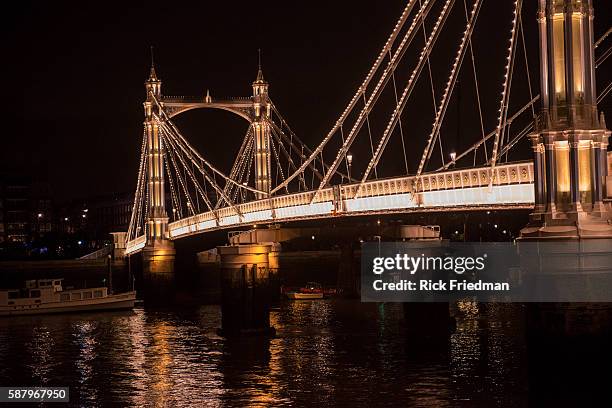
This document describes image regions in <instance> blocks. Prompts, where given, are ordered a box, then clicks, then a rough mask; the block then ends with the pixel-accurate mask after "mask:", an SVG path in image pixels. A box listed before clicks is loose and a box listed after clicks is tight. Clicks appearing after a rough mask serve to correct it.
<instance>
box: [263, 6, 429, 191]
mask: <svg viewBox="0 0 612 408" xmlns="http://www.w3.org/2000/svg"><path fill="white" fill-rule="evenodd" d="M415 1H416V0H410V1H409V3H408V5H407V6H406V10H404V12H406V11H409V10H412V7H413V6H414V3H415ZM430 8H431V3H430V0H425V4H424V5H423V7H421V9H420V10H419V12H418V13H417V14H416V15H415V16H414V18H413V21H412V24H411V26H410V28H409V29H408V31H407V33H406V34H405V35H404V37H403V39H402V41H401V42H400V45H399V46H398V49H397V50H396V52H395V53H394V57H400V58H401V55H403V53H404V51H405V46H406V42H408V40H411V38H412V32H413V30H414V25H415V24H416V22H418V20H419V19H420V18H425V16H426V15H427V13H428V12H429V9H430ZM406 17H407V16H406ZM404 22H405V20H404V21H403V22H402V26H403V24H404ZM399 29H400V28H399V26H398V25H396V27H395V28H394V31H393V33H392V38H393V40H395V37H397V33H398V32H399ZM391 45H392V44H390V41H387V43H386V44H385V46H384V47H383V50H382V51H381V53H380V54H379V56H378V58H377V59H376V62H375V64H374V65H375V66H374V67H372V69H371V70H370V72H369V73H368V75H367V76H366V79H365V80H364V82H363V83H362V85H361V86H360V87H359V88H358V89H357V92H356V93H355V95H354V96H353V99H352V100H351V102H350V103H349V106H348V107H347V108H346V109H345V110H344V112H343V113H342V115H341V116H340V118H339V119H338V120H337V121H336V123H335V124H334V126H333V128H332V130H331V131H330V132H329V133H328V134H327V136H325V138H324V139H323V140H322V141H321V143H319V145H318V146H317V147H316V148H315V149H314V151H313V152H312V153H311V155H310V157H308V159H307V160H306V161H305V162H304V163H302V165H301V166H300V168H299V169H298V170H297V171H296V172H294V173H293V174H292V175H291V176H289V177H287V180H285V181H284V183H289V182H290V181H291V180H292V179H293V178H295V177H296V176H297V175H298V174H299V173H301V172H303V171H304V169H305V168H306V166H307V165H308V163H311V162H312V161H313V160H315V158H316V156H317V155H318V154H319V153H320V152H321V151H322V150H323V148H324V147H325V145H326V144H327V142H329V140H330V139H331V138H332V136H333V135H334V133H335V132H336V131H337V130H338V129H339V127H340V126H341V125H342V124H343V123H344V121H345V120H346V118H347V117H348V115H349V113H350V112H351V111H352V109H353V108H354V106H355V104H356V102H357V100H358V98H359V97H360V96H361V93H362V92H363V90H365V89H367V87H368V84H369V83H370V81H371V79H372V77H373V75H374V73H375V72H376V70H378V67H379V66H380V64H381V63H382V61H383V59H384V57H385V55H386V54H387V51H388V49H390V47H391ZM397 59H398V58H395V59H394V61H395V60H397ZM374 68H376V70H375V69H374ZM394 69H395V64H393V65H388V66H387V67H386V68H385V69H384V70H383V74H382V76H381V78H379V81H378V83H377V85H376V86H375V88H374V90H373V91H372V96H370V99H369V100H368V104H367V106H368V109H369V106H370V105H371V104H372V102H373V101H374V99H376V98H377V97H378V91H379V90H380V87H381V85H382V84H383V83H384V84H386V82H387V80H388V73H389V71H390V70H394ZM383 87H384V85H383ZM368 109H362V110H361V112H360V114H359V117H358V119H357V120H358V122H361V121H362V119H363V117H364V112H365V111H366V110H368ZM356 128H361V126H360V125H359V123H356V124H355V126H354V129H356ZM354 133H355V132H354V130H351V133H349V135H348V137H347V139H346V142H345V143H344V144H343V148H342V149H340V152H339V155H338V156H337V158H336V160H335V161H334V163H333V164H332V165H331V166H330V168H329V170H328V171H327V172H326V173H325V177H324V178H323V180H322V181H321V184H322V185H325V184H327V182H328V181H329V177H331V176H332V175H333V174H334V173H335V172H336V170H337V167H338V164H339V161H340V160H339V159H338V157H339V158H340V159H341V158H342V157H344V156H345V155H346V151H348V147H350V145H351V143H352V138H353V137H354V136H353V134H354ZM282 187H284V185H283V183H281V184H280V185H278V186H276V188H275V189H274V190H272V193H274V192H275V191H278V190H279V189H280V188H282Z"/></svg>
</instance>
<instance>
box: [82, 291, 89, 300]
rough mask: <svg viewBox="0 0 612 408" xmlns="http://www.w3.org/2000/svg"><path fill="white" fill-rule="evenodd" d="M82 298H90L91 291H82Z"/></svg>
mask: <svg viewBox="0 0 612 408" xmlns="http://www.w3.org/2000/svg"><path fill="white" fill-rule="evenodd" d="M83 299H91V292H83Z"/></svg>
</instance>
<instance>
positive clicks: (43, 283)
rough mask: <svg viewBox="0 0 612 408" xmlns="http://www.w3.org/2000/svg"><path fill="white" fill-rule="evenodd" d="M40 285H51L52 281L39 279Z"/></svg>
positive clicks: (42, 286)
mask: <svg viewBox="0 0 612 408" xmlns="http://www.w3.org/2000/svg"><path fill="white" fill-rule="evenodd" d="M38 286H39V287H41V288H44V287H45V286H51V281H39V282H38Z"/></svg>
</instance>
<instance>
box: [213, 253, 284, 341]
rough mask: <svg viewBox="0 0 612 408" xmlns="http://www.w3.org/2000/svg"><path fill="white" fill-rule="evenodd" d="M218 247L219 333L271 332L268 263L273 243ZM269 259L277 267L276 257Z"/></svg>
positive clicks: (238, 334) (261, 333)
mask: <svg viewBox="0 0 612 408" xmlns="http://www.w3.org/2000/svg"><path fill="white" fill-rule="evenodd" d="M217 250H218V253H219V256H220V259H221V313H222V318H221V329H220V331H219V332H220V334H221V335H224V336H241V335H273V334H274V333H275V330H274V328H273V327H271V326H270V303H271V298H272V296H271V285H270V263H269V254H270V253H271V252H273V245H262V244H246V245H231V246H221V247H217ZM272 258H273V266H277V263H276V265H275V262H276V260H277V259H278V258H277V257H276V256H275V255H273V257H272Z"/></svg>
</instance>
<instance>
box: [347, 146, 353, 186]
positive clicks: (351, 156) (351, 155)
mask: <svg viewBox="0 0 612 408" xmlns="http://www.w3.org/2000/svg"><path fill="white" fill-rule="evenodd" d="M346 162H347V164H348V176H349V182H350V181H351V180H350V179H351V167H352V166H353V153H351V152H349V153H348V154H347V155H346Z"/></svg>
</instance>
